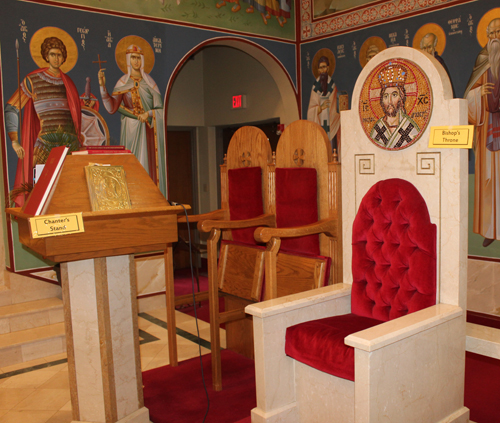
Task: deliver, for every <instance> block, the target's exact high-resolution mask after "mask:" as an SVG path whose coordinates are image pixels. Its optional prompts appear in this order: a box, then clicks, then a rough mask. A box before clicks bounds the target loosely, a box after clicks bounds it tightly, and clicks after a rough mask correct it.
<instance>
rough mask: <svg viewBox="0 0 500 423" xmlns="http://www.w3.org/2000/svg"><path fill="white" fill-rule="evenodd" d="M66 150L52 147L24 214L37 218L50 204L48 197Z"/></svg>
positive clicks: (53, 186)
mask: <svg viewBox="0 0 500 423" xmlns="http://www.w3.org/2000/svg"><path fill="white" fill-rule="evenodd" d="M68 150H69V148H68V147H65V146H61V147H54V148H53V149H52V150H50V154H49V157H48V158H47V162H46V163H45V167H44V168H43V171H42V174H41V175H40V178H39V179H38V182H37V183H36V184H35V186H34V187H33V191H31V194H30V196H29V198H28V201H27V202H26V204H25V206H24V209H23V211H24V213H26V214H31V215H33V216H39V215H40V214H43V212H44V211H45V210H46V209H47V206H48V205H49V203H50V196H51V194H52V193H53V192H54V189H55V187H56V185H57V180H58V178H59V175H60V173H61V169H62V166H63V163H64V160H65V159H66V154H67V153H68Z"/></svg>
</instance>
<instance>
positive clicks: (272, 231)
mask: <svg viewBox="0 0 500 423" xmlns="http://www.w3.org/2000/svg"><path fill="white" fill-rule="evenodd" d="M321 233H324V234H325V235H328V236H330V237H335V236H337V219H334V218H328V219H322V220H319V221H317V222H315V223H311V224H309V225H304V226H295V227H290V228H257V229H256V230H255V232H254V238H255V240H256V241H257V242H264V243H267V242H269V241H270V240H271V238H295V237H299V236H306V235H314V234H321Z"/></svg>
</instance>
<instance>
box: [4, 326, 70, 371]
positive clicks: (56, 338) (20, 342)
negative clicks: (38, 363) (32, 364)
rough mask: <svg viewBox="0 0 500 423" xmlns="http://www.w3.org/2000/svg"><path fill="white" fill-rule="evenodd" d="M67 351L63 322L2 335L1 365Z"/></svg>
mask: <svg viewBox="0 0 500 423" xmlns="http://www.w3.org/2000/svg"><path fill="white" fill-rule="evenodd" d="M65 351H66V337H65V332H64V323H63V322H61V323H54V324H51V325H46V326H41V327H36V328H32V329H26V330H21V331H17V332H11V333H4V334H2V335H0V367H6V366H11V365H13V364H18V363H23V362H25V361H30V360H35V359H37V358H43V357H47V356H49V355H54V354H60V353H63V352H65Z"/></svg>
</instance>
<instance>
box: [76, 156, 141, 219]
mask: <svg viewBox="0 0 500 423" xmlns="http://www.w3.org/2000/svg"><path fill="white" fill-rule="evenodd" d="M85 176H86V178H87V186H88V189H89V195H90V203H91V206H92V211H102V210H125V209H131V208H132V204H131V202H130V196H129V193H128V187H127V180H126V178H125V170H124V168H123V166H85Z"/></svg>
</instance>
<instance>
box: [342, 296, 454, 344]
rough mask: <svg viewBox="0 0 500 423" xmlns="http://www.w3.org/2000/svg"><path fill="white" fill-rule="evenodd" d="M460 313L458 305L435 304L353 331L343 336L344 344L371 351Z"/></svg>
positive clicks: (450, 318) (443, 321) (436, 324)
mask: <svg viewBox="0 0 500 423" xmlns="http://www.w3.org/2000/svg"><path fill="white" fill-rule="evenodd" d="M462 314H463V310H462V309H461V308H460V307H458V306H454V305H449V304H437V305H435V306H432V307H427V308H425V309H423V310H419V311H416V312H414V313H410V314H407V315H406V316H403V317H399V318H397V319H394V320H390V321H388V322H385V323H382V324H380V325H377V326H374V327H372V328H369V329H365V330H362V331H360V332H356V333H353V334H352V335H349V336H347V337H346V338H345V344H346V345H349V346H351V347H354V348H358V349H360V350H363V351H367V352H372V351H375V350H378V349H379V348H383V347H385V346H387V345H390V344H394V343H396V342H398V341H401V340H402V339H405V338H409V337H410V336H413V335H416V334H418V333H420V332H424V331H426V330H428V329H431V328H433V327H435V326H438V325H440V324H442V323H445V322H447V321H449V320H452V319H454V318H456V317H459V316H461V315H462Z"/></svg>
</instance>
